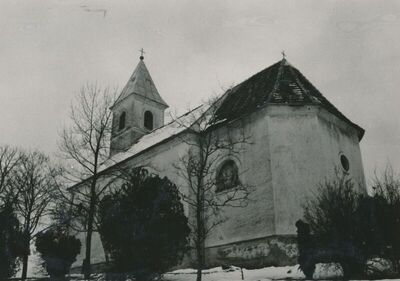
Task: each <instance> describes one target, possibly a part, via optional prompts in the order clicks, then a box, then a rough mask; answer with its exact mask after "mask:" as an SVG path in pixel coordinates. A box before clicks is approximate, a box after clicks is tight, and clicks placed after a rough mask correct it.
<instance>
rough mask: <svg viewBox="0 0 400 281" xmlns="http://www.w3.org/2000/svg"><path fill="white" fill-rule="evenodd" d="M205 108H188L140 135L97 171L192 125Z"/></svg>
mask: <svg viewBox="0 0 400 281" xmlns="http://www.w3.org/2000/svg"><path fill="white" fill-rule="evenodd" d="M206 109H207V108H206V105H204V104H203V105H200V106H198V107H197V108H195V109H193V110H190V111H189V112H187V113H185V114H184V115H182V116H180V117H178V118H177V119H176V120H174V121H172V122H170V123H168V124H166V125H164V126H162V127H160V128H157V129H155V130H153V131H152V132H150V133H149V134H147V135H144V136H142V137H141V138H140V139H139V140H138V141H137V142H136V143H134V144H133V145H132V146H131V147H130V148H129V149H128V150H126V151H123V152H119V153H117V154H114V155H113V156H111V157H110V158H109V159H107V160H106V161H104V163H103V164H102V165H101V166H100V168H99V172H101V171H104V170H105V169H107V168H109V167H111V166H113V165H115V164H117V163H120V162H121V161H124V160H126V159H128V158H130V157H133V156H135V155H137V154H139V153H140V152H142V151H144V150H146V149H148V148H150V147H152V146H154V145H156V144H158V143H160V142H162V141H164V140H166V139H169V138H170V137H173V136H176V135H177V134H179V133H181V132H183V131H184V130H186V129H187V128H189V127H190V126H191V125H193V123H194V122H195V121H197V120H198V119H199V118H200V117H201V116H202V115H203V113H204V112H205V110H206Z"/></svg>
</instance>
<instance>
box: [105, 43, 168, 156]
mask: <svg viewBox="0 0 400 281" xmlns="http://www.w3.org/2000/svg"><path fill="white" fill-rule="evenodd" d="M143 53H144V52H143V49H142V50H141V56H140V61H139V63H138V65H137V66H136V68H135V70H134V71H133V74H132V75H131V77H130V79H129V81H128V82H127V83H126V85H125V87H124V88H123V89H122V91H121V94H120V95H119V97H118V98H117V100H116V101H115V103H114V105H113V106H112V107H111V108H110V109H111V111H112V115H113V121H112V131H111V144H110V156H112V155H114V154H116V153H118V152H122V151H125V150H127V149H128V148H130V147H131V146H132V145H133V144H134V143H135V142H136V141H137V140H138V139H139V138H140V137H141V136H143V135H145V134H147V133H149V132H151V131H152V130H154V129H156V128H158V127H161V126H163V125H164V111H165V109H167V108H168V105H167V103H166V102H165V101H164V100H163V99H162V98H161V96H160V94H159V93H158V91H157V88H156V86H155V84H154V82H153V79H152V78H151V76H150V73H149V71H148V70H147V67H146V65H145V64H144V56H143Z"/></svg>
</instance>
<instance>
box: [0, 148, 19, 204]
mask: <svg viewBox="0 0 400 281" xmlns="http://www.w3.org/2000/svg"><path fill="white" fill-rule="evenodd" d="M20 159H21V153H20V152H19V151H18V149H17V148H13V147H10V146H7V145H6V146H2V147H0V200H1V201H4V200H9V199H10V198H9V197H10V196H12V197H15V194H13V195H12V194H11V193H14V190H12V189H10V188H9V184H10V176H11V174H12V171H13V170H14V169H15V168H16V167H17V166H18V164H19V162H20ZM1 201H0V202H1Z"/></svg>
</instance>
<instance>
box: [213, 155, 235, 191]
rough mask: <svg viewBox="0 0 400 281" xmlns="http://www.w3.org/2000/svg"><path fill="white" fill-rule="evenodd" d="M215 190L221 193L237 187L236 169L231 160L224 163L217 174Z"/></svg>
mask: <svg viewBox="0 0 400 281" xmlns="http://www.w3.org/2000/svg"><path fill="white" fill-rule="evenodd" d="M216 180H217V189H216V191H217V192H219V191H223V190H227V189H230V188H233V187H236V186H237V185H239V176H238V168H237V166H236V163H235V162H234V161H233V160H227V161H225V162H224V163H223V164H222V166H221V168H220V169H219V171H218V174H217V179H216Z"/></svg>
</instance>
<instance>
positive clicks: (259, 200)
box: [206, 110, 275, 247]
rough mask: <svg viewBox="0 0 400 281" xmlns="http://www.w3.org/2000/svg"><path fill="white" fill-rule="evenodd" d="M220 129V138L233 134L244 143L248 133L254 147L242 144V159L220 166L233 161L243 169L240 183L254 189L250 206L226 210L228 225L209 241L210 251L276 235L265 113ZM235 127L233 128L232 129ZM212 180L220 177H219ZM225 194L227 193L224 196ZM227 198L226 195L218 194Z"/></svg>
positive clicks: (260, 112)
mask: <svg viewBox="0 0 400 281" xmlns="http://www.w3.org/2000/svg"><path fill="white" fill-rule="evenodd" d="M228 127H229V128H230V129H227V127H226V126H223V127H221V128H219V129H218V131H219V134H221V135H224V134H228V133H229V134H230V135H231V136H232V138H233V139H236V140H238V139H240V138H241V134H242V133H243V131H244V134H245V137H248V138H249V142H251V143H250V144H242V146H243V150H242V151H241V153H240V154H239V155H236V154H233V155H225V156H224V157H221V158H220V160H219V161H218V162H217V163H216V166H218V163H220V162H223V161H224V160H226V159H233V160H234V161H235V162H236V164H237V165H238V168H239V179H240V181H241V183H242V184H244V185H246V186H248V188H250V189H251V193H250V197H249V201H248V204H247V206H245V207H239V208H237V207H225V208H224V209H223V213H222V215H223V216H224V217H225V218H226V221H225V222H224V223H222V224H220V225H218V226H217V227H216V228H215V229H214V231H213V232H211V233H210V235H209V237H208V238H207V240H206V247H215V246H219V245H225V244H228V243H234V242H238V241H246V240H250V239H255V238H261V237H266V236H268V235H272V234H274V232H275V230H274V206H273V204H274V200H273V191H272V182H271V172H270V157H269V144H268V137H267V134H268V127H267V121H266V115H265V111H263V110H261V111H258V112H255V113H253V114H250V115H248V116H246V117H244V118H242V119H240V120H237V121H236V122H235V124H233V125H232V126H229V125H228ZM232 127H233V128H232ZM212 176H214V177H215V176H216V173H215V174H213V175H212ZM222 193H223V192H222ZM215 195H216V196H223V194H218V193H216V194H215ZM211 222H212V219H211Z"/></svg>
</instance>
